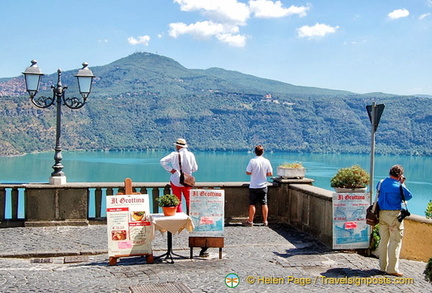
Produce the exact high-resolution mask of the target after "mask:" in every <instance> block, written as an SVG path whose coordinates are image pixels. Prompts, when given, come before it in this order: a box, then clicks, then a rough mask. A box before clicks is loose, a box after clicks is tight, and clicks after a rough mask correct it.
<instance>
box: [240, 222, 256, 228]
mask: <svg viewBox="0 0 432 293" xmlns="http://www.w3.org/2000/svg"><path fill="white" fill-rule="evenodd" d="M242 225H243V226H245V227H252V226H253V222H249V221H246V222H243V223H242Z"/></svg>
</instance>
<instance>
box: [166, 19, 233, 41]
mask: <svg viewBox="0 0 432 293" xmlns="http://www.w3.org/2000/svg"><path fill="white" fill-rule="evenodd" d="M169 26H170V31H169V35H170V36H171V37H173V38H177V37H178V36H180V35H184V34H191V35H193V36H195V37H198V38H209V37H211V36H214V35H217V34H221V33H223V32H224V30H225V29H224V26H223V24H221V23H214V22H212V21H202V22H196V23H192V24H189V25H188V24H185V23H183V22H177V23H171V24H170V25H169Z"/></svg>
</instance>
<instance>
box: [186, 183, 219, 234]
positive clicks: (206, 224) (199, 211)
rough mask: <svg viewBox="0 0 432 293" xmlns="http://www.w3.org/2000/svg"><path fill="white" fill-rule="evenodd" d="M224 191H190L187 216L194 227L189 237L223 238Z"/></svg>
mask: <svg viewBox="0 0 432 293" xmlns="http://www.w3.org/2000/svg"><path fill="white" fill-rule="evenodd" d="M224 204H225V191H224V190H214V189H192V190H191V192H190V211H189V216H190V218H191V219H192V222H193V224H194V226H195V229H194V230H193V232H192V233H190V236H191V237H223V235H224Z"/></svg>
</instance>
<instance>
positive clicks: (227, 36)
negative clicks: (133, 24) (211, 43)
mask: <svg viewBox="0 0 432 293" xmlns="http://www.w3.org/2000/svg"><path fill="white" fill-rule="evenodd" d="M173 1H174V3H177V4H178V5H179V6H180V9H181V10H182V11H185V12H199V13H200V14H201V15H202V16H204V17H205V18H206V19H207V20H205V21H199V22H195V23H191V24H186V23H183V22H177V23H171V24H170V25H169V27H170V28H169V35H170V36H171V37H173V38H177V37H179V36H181V35H185V34H190V35H193V36H194V37H196V38H212V37H214V38H216V39H217V40H219V41H220V42H223V43H227V44H229V45H230V46H235V47H244V46H245V45H246V41H247V36H245V35H242V34H240V33H239V31H240V27H242V26H245V25H246V24H247V21H248V20H249V18H250V17H251V16H252V15H253V16H254V17H256V18H277V17H285V16H289V15H299V16H305V15H306V13H307V11H308V10H309V8H310V7H307V6H291V7H289V8H284V7H283V4H282V2H281V1H280V0H277V1H271V0H249V2H248V4H245V3H242V2H240V1H239V0H173Z"/></svg>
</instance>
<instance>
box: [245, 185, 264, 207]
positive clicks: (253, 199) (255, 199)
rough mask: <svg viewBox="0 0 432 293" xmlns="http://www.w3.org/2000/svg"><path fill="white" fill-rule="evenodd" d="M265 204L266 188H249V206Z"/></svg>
mask: <svg viewBox="0 0 432 293" xmlns="http://www.w3.org/2000/svg"><path fill="white" fill-rule="evenodd" d="M257 203H260V204H263V205H266V204H267V187H264V188H249V205H256V204H257Z"/></svg>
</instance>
